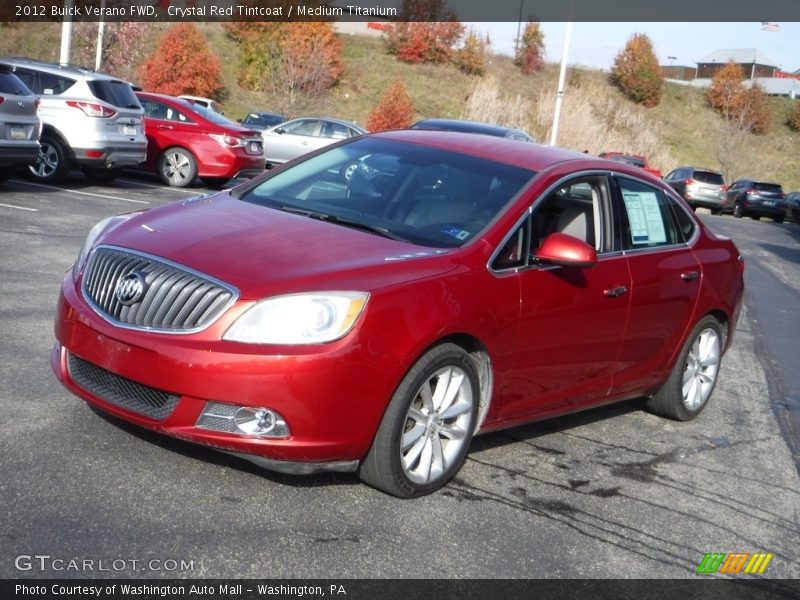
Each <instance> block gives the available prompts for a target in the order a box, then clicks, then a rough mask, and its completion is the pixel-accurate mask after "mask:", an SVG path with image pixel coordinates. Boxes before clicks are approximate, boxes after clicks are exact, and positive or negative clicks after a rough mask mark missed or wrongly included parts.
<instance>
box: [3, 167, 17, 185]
mask: <svg viewBox="0 0 800 600" xmlns="http://www.w3.org/2000/svg"><path fill="white" fill-rule="evenodd" d="M13 171H14V168H13V167H2V168H0V183H5V182H6V181H8V180H9V179H10V178H11V175H12V174H13Z"/></svg>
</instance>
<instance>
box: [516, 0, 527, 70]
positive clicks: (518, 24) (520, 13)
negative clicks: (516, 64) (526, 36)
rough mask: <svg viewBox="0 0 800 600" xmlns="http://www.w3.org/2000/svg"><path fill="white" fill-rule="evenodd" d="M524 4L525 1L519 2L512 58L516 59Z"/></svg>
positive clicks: (520, 0)
mask: <svg viewBox="0 0 800 600" xmlns="http://www.w3.org/2000/svg"><path fill="white" fill-rule="evenodd" d="M523 4H525V0H519V19H518V20H517V39H516V40H515V41H514V58H515V59H516V57H517V53H518V52H519V34H520V30H521V29H522V5H523Z"/></svg>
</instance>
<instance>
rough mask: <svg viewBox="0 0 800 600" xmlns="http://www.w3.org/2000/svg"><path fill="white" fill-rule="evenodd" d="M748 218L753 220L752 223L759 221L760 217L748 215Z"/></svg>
mask: <svg viewBox="0 0 800 600" xmlns="http://www.w3.org/2000/svg"><path fill="white" fill-rule="evenodd" d="M750 218H751V219H753V221H760V220H761V215H750Z"/></svg>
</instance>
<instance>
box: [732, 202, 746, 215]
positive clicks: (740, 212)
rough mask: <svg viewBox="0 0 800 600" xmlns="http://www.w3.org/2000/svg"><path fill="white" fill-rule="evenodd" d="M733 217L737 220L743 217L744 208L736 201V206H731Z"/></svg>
mask: <svg viewBox="0 0 800 600" xmlns="http://www.w3.org/2000/svg"><path fill="white" fill-rule="evenodd" d="M733 216H734V217H736V218H737V219H741V218H742V217H743V216H744V207H743V206H742V203H741V202H739V201H737V202H736V204H734V205H733Z"/></svg>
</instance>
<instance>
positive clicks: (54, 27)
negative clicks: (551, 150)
mask: <svg viewBox="0 0 800 600" xmlns="http://www.w3.org/2000/svg"><path fill="white" fill-rule="evenodd" d="M161 29H162V26H154V27H153V29H152V34H151V36H150V39H148V40H147V42H148V46H149V47H154V46H155V44H156V41H157V37H158V35H159V32H160V30H161ZM201 29H202V31H203V32H204V33H205V35H206V36H207V38H208V40H209V44H210V45H211V47H212V49H213V51H214V52H215V54H216V55H217V56H219V57H220V58H222V63H223V69H224V73H223V78H224V83H225V86H226V93H225V97H224V98H223V100H224V104H225V112H226V115H228V116H229V117H231V118H240V117H242V116H243V115H244V114H245V113H246V112H247V111H249V110H254V109H261V110H275V109H276V108H277V107H279V106H281V105H283V104H284V103H283V102H282V100H283V99H282V98H276V97H271V96H270V95H268V94H264V93H254V92H248V91H246V90H243V89H241V88H240V87H239V86H238V85H237V83H236V64H237V60H238V57H237V48H236V45H235V44H234V43H232V42H231V41H230V40H229V39H228V38H227V37H226V36H225V34H224V32H223V30H222V28H221V26H220V25H219V24H211V23H208V24H202V25H201ZM0 33H2V36H0V55H17V56H19V55H24V56H31V57H34V58H45V59H48V60H54V59H55V58H56V57H57V54H58V46H59V39H60V26H59V25H58V24H20V25H18V26H12V27H8V26H4V27H2V32H0ZM342 40H343V42H344V51H343V58H344V62H345V73H344V77H343V78H342V80H341V82H340V84H339V85H338V86H337V87H336V89H334V90H333V91H332V92H331V93H330V94H329V95H328V96H327V97H326V98H324V99H321V100H308V99H301V100H300V101H298V103H297V104H296V105H295V106H294V107H293V109H292V111H291V112H292V113H293V114H292V115H290V116H300V115H309V114H316V115H330V116H338V117H341V118H345V119H348V120H352V121H356V122H358V123H361V124H363V123H365V122H366V120H367V116H368V114H369V112H370V110H372V108H373V107H374V106H375V105H376V104H377V102H378V99H379V98H380V96H381V94H382V93H383V91H384V90H385V89H386V88H387V87H388V86H389V85H390V84H391V83H392V82H393V81H394V80H395V79H397V78H401V79H403V80H404V81H405V83H406V86H407V87H408V90H409V93H410V95H411V98H412V100H413V102H414V107H415V110H416V112H417V116H418V117H420V118H422V117H434V116H436V117H452V118H472V119H477V120H485V121H493V122H497V123H501V124H505V125H510V126H517V127H521V128H523V129H526V130H527V131H529V132H530V133H531V134H532V135H534V137H536V138H537V139H539V140H540V141H542V142H545V143H547V142H549V139H550V128H551V125H552V116H553V110H554V105H555V97H556V84H557V80H558V69H557V65H546V67H545V68H544V69H543V70H542V72H541V73H538V74H536V75H533V76H527V77H526V76H523V75H521V74H520V72H519V70H518V69H516V68H515V67H514V65H513V64H512V62H511V60H510V59H509V58H508V57H504V56H493V57H492V58H491V60H490V64H489V65H488V69H487V74H486V75H485V76H484V77H482V78H481V77H475V76H467V75H464V74H463V73H461V72H459V71H458V70H457V69H456V68H454V67H450V66H432V65H408V64H404V63H401V62H398V61H397V60H396V59H395V58H394V57H392V56H388V55H386V54H385V53H384V52H383V47H382V44H381V41H380V40H379V39H375V38H366V37H360V36H349V35H344V36H342ZM770 102H771V106H772V110H773V120H772V127H771V129H770V131H769V132H768V133H767V134H766V135H760V136H755V135H749V136H747V139H746V141H745V146H744V149H743V150H742V151H741V152H740V156H739V157H738V160H737V161H736V164H735V165H734V168H733V172H732V173H731V175H732V176H733V177H743V176H750V177H755V178H760V179H765V180H773V181H778V182H780V183H781V184H783V186H784V188H785V189H786V190H787V191H789V190H797V189H800V168H798V161H797V158H796V157H797V156H798V155H800V134H798V133H797V132H792V131H791V130H789V129H788V127H787V126H786V124H785V122H786V115H787V114H788V111H789V108H790V106H791V103H792V102H795V101H793V100H789V99H786V98H772V99H771V100H770ZM726 143H727V140H726V136H725V134H724V132H723V123H722V121H721V119H720V118H719V117H718V116H717V115H716V114H715V113H714V112H713V111H711V110H710V109H709V108H708V107H707V106H706V105H705V102H704V96H703V91H702V90H698V89H694V88H689V87H685V86H679V85H675V84H669V85H668V86H667V89H666V93H665V95H664V99H663V101H662V103H661V105H659V106H658V107H656V108H652V109H644V108H642V107H639V106H636V105H634V104H632V103H630V102H629V101H627V100H626V99H625V98H624V97H623V96H622V95H621V94H620V93H619V92H618V91H617V90H616V89H615V88H614V87H612V86H610V85H609V84H608V82H607V74H605V73H603V72H601V71H591V70H580V69H570V71H569V78H568V87H567V90H566V96H565V98H564V105H563V108H562V114H561V121H560V127H559V136H558V144H559V145H562V146H566V147H569V148H573V149H576V150H588V151H589V152H591V153H593V154H594V153H599V152H602V151H603V150H621V151H626V152H633V153H639V154H644V155H646V156H648V158H649V159H650V161H651V162H652V163H653V164H655V165H656V166H657V167H659V168H660V169H661V170H662V171H663V172H665V173H666V172H667V171H669V170H671V169H672V168H674V167H676V166H679V165H684V164H685V165H697V166H704V167H708V168H720V163H719V159H718V156H719V155H720V149H721V148H724V147H725V145H726Z"/></svg>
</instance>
